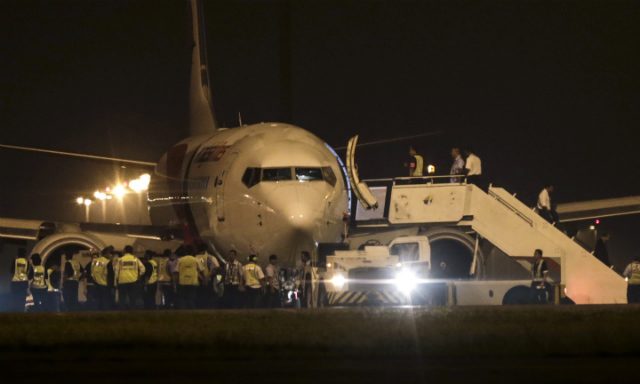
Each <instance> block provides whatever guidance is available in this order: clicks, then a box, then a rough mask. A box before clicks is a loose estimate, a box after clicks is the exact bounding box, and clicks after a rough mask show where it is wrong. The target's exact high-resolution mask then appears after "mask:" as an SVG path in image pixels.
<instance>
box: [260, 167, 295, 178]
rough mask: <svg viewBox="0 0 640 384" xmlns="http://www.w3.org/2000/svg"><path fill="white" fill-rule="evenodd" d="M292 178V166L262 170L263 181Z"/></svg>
mask: <svg viewBox="0 0 640 384" xmlns="http://www.w3.org/2000/svg"><path fill="white" fill-rule="evenodd" d="M282 180H291V168H265V169H263V170H262V181H282Z"/></svg>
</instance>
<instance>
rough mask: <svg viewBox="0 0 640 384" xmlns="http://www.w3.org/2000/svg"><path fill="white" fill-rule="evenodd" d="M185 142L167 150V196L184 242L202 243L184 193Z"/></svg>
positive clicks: (186, 147) (186, 148)
mask: <svg viewBox="0 0 640 384" xmlns="http://www.w3.org/2000/svg"><path fill="white" fill-rule="evenodd" d="M188 149H189V146H188V145H187V144H180V145H176V146H175V147H172V148H170V149H169V150H168V151H167V188H168V189H169V197H170V198H171V199H172V200H173V204H172V205H173V209H174V210H175V212H176V216H177V217H178V220H179V221H180V228H181V230H182V233H183V234H184V242H185V244H196V243H198V244H199V243H202V242H203V241H202V238H201V237H200V234H199V233H198V230H197V228H196V226H195V223H194V222H193V216H192V215H191V214H190V212H187V209H189V199H188V196H186V194H185V189H184V177H183V176H182V166H183V164H184V161H185V157H186V155H187V150H188Z"/></svg>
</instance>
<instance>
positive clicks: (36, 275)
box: [31, 265, 47, 289]
mask: <svg viewBox="0 0 640 384" xmlns="http://www.w3.org/2000/svg"><path fill="white" fill-rule="evenodd" d="M31 288H38V289H42V288H47V282H46V281H45V279H44V267H43V266H42V265H36V266H35V267H33V281H32V282H31Z"/></svg>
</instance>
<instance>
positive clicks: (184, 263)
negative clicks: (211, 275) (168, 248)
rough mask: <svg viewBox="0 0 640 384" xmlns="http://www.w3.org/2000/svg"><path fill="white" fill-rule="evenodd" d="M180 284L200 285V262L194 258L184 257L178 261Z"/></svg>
mask: <svg viewBox="0 0 640 384" xmlns="http://www.w3.org/2000/svg"><path fill="white" fill-rule="evenodd" d="M177 269H178V284H180V285H198V260H196V258H195V257H193V256H182V257H181V258H180V260H179V261H178V266H177Z"/></svg>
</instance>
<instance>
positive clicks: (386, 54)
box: [0, 1, 640, 252]
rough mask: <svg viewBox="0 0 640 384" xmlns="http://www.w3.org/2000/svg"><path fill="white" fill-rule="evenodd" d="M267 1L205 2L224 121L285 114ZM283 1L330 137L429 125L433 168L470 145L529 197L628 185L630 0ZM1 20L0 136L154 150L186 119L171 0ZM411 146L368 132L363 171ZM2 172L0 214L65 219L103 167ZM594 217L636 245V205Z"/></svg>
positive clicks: (49, 144)
mask: <svg viewBox="0 0 640 384" xmlns="http://www.w3.org/2000/svg"><path fill="white" fill-rule="evenodd" d="M281 10H282V7H281V4H280V3H278V2H274V1H269V2H268V1H234V2H226V1H216V2H206V3H205V18H206V23H207V28H208V30H207V36H208V50H209V52H208V53H209V54H208V56H209V64H210V67H211V73H212V87H213V91H214V95H213V96H214V102H215V108H216V114H217V117H218V120H219V122H220V124H221V125H225V126H227V127H232V126H236V125H237V124H238V121H237V120H238V119H237V116H238V112H239V111H240V112H242V116H243V122H244V123H258V122H261V121H281V120H282V119H281V112H280V111H281V105H280V100H281V90H282V88H281V78H282V76H281V73H280V69H281V65H280V60H281V59H282V56H281V55H280V53H281V44H280V42H281V38H280V36H281V35H280V34H281V32H282V30H281V26H282V25H283V23H282V22H281V15H282V12H281ZM290 14H291V19H290V31H291V35H290V36H291V40H290V46H291V50H290V53H291V56H290V65H291V77H290V81H291V84H292V87H291V95H292V103H291V106H290V107H291V121H290V122H291V123H293V124H296V125H298V126H301V127H303V128H305V129H308V130H310V131H311V132H313V133H315V134H316V135H318V136H319V137H321V138H323V139H324V140H326V141H327V142H328V143H329V144H331V145H334V146H342V145H345V144H346V142H347V140H348V139H349V137H351V136H353V135H355V134H360V141H361V142H366V141H373V140H378V139H383V138H390V137H395V136H400V135H411V134H417V133H422V132H430V131H442V132H443V133H442V134H441V135H439V136H437V137H431V138H428V139H423V140H419V141H418V142H417V144H418V145H419V146H420V147H421V148H422V152H423V154H424V155H425V157H426V158H427V159H429V160H430V162H432V163H434V164H435V165H436V167H437V169H438V171H439V172H440V173H447V171H448V168H449V166H450V162H451V161H450V160H451V159H450V157H449V152H450V147H451V146H452V145H454V144H461V145H465V144H471V145H473V146H474V147H475V148H476V153H477V154H478V155H479V156H480V157H481V158H482V161H483V171H484V173H485V174H486V175H487V177H488V178H489V180H490V181H492V182H494V184H497V185H500V186H503V187H505V188H507V190H509V191H510V192H513V193H515V192H517V193H518V196H522V197H523V198H524V199H525V201H526V202H527V203H529V204H532V203H533V201H534V200H535V196H536V195H537V193H538V192H539V190H540V189H541V185H542V183H544V182H545V181H547V180H552V181H554V182H555V183H556V189H557V194H556V196H555V199H556V201H557V202H568V201H578V200H590V199H597V198H607V197H619V196H629V195H638V194H640V181H639V179H638V177H637V168H638V165H639V163H640V161H638V155H637V153H635V151H634V150H635V149H636V147H637V143H638V134H637V133H636V132H637V128H638V122H639V121H640V71H639V70H638V69H639V68H640V49H639V48H640V27H639V25H640V23H638V20H640V4H639V3H638V2H632V1H628V2H612V1H606V2H605V1H598V2H590V1H580V2H576V1H571V2H556V1H554V2H540V1H535V2H527V1H510V2H492V1H473V2H464V1H456V2H453V1H436V2H434V1H420V2H409V1H368V2H365V1H358V2H355V1H336V2H327V1H317V2H307V1H302V2H298V1H293V2H292V5H291V8H290ZM0 25H1V27H0V28H1V32H2V35H1V43H2V48H1V52H0V60H1V61H0V63H1V68H0V80H1V82H2V85H1V89H0V92H1V94H0V100H1V107H0V108H1V110H0V127H1V130H0V143H3V144H13V145H21V146H33V147H40V148H47V149H56V150H62V151H71V152H83V153H91V154H97V155H107V156H119V157H124V158H131V159H141V160H146V161H156V160H157V159H158V158H159V157H160V156H161V155H162V153H163V152H164V151H165V150H166V149H167V148H168V147H169V146H171V145H172V144H174V143H175V142H177V141H178V140H180V139H181V138H183V137H185V136H186V134H187V132H186V121H187V120H186V118H187V92H188V84H187V83H188V76H189V73H188V71H189V62H190V53H189V50H188V47H187V44H186V43H187V38H186V34H187V28H186V5H185V2H183V1H154V2H150V1H118V2H107V1H91V2H88V1H76V2H69V1H38V2H36V1H12V2H10V1H3V2H0ZM407 145H408V143H402V144H397V145H390V146H386V147H385V146H381V147H371V148H366V149H365V148H362V149H361V150H360V152H359V154H358V155H357V158H358V162H359V164H360V170H361V174H362V176H363V177H384V176H392V175H399V174H404V172H403V169H402V168H401V167H399V166H400V165H401V163H402V162H403V161H404V158H405V156H406V152H407V149H406V147H407ZM0 170H1V174H0V183H1V189H0V194H1V195H0V204H1V206H0V216H2V217H20V218H44V219H58V220H77V219H78V212H77V208H76V207H75V206H74V204H75V203H74V202H73V199H74V197H75V196H77V195H78V194H80V193H90V192H91V191H93V190H95V188H96V187H97V186H102V185H105V184H106V183H108V182H110V180H112V179H113V178H114V168H113V166H112V165H108V164H101V163H95V162H90V161H85V160H76V159H66V158H54V157H51V156H46V155H38V154H25V153H19V152H12V151H6V150H0ZM128 170H129V171H130V172H132V175H136V176H137V171H136V170H131V169H128ZM602 226H604V227H605V228H606V229H607V230H610V231H611V232H613V233H614V239H613V240H612V247H618V248H619V249H620V251H621V252H622V250H624V252H629V250H630V249H632V247H633V248H635V249H636V252H637V249H638V248H640V245H639V244H638V243H634V241H636V242H637V241H638V240H637V239H636V237H637V236H635V237H633V238H632V236H633V235H637V232H638V231H637V229H638V228H640V218H638V217H629V218H626V219H608V220H603V224H602ZM623 237H624V239H622V238H623ZM616 238H617V239H618V240H617V241H618V243H617V245H616V244H614V243H615V242H614V241H615V240H616Z"/></svg>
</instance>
